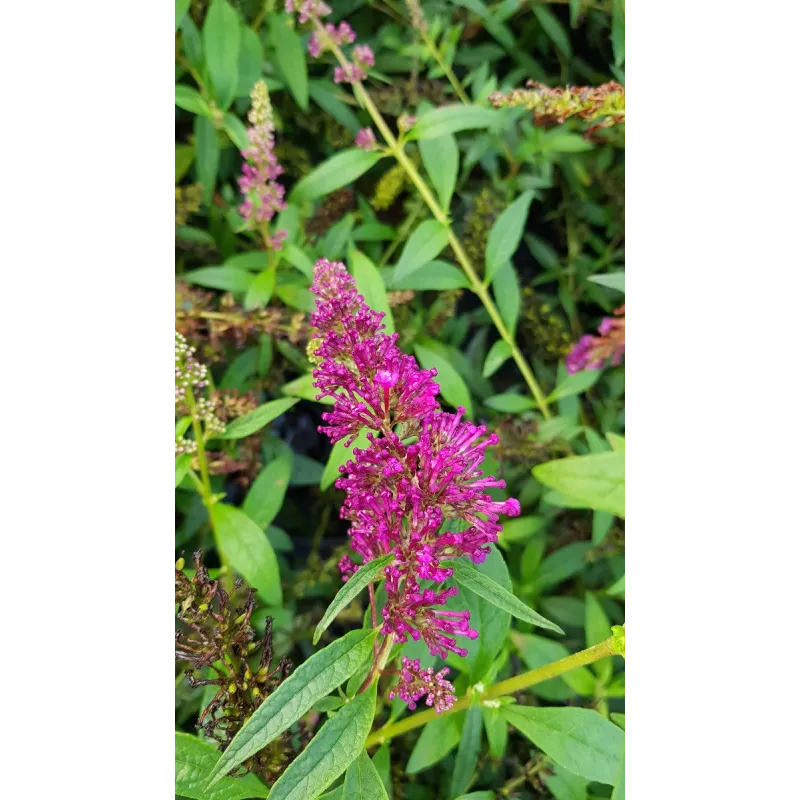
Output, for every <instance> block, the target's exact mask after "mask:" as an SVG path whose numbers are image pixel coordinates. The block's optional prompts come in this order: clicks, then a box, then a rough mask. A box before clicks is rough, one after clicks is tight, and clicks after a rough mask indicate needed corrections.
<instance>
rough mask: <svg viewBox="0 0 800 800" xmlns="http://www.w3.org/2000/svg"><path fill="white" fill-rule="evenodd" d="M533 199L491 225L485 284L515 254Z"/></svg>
mask: <svg viewBox="0 0 800 800" xmlns="http://www.w3.org/2000/svg"><path fill="white" fill-rule="evenodd" d="M536 8H538V6H534V10H535V9H536ZM533 197H534V192H533V190H532V189H531V190H528V191H527V192H523V193H522V194H521V195H520V196H519V197H518V198H517V199H516V200H515V201H514V202H513V203H512V204H511V205H510V206H509V207H508V208H507V209H506V210H505V211H504V212H503V213H502V214H501V215H500V216H499V217H498V219H497V221H496V222H495V223H494V225H492V228H491V230H490V231H489V238H488V239H487V241H486V280H487V282H488V281H491V280H492V278H493V277H494V274H495V273H496V272H497V270H498V269H500V267H502V266H503V265H504V264H505V263H506V261H509V260H510V259H511V256H513V255H514V253H516V252H517V248H518V247H519V243H520V242H521V241H522V233H523V231H524V230H525V223H526V222H527V221H528V212H529V211H530V208H531V203H532V202H533Z"/></svg>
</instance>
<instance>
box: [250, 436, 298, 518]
mask: <svg viewBox="0 0 800 800" xmlns="http://www.w3.org/2000/svg"><path fill="white" fill-rule="evenodd" d="M291 474H292V453H291V451H290V450H288V449H287V451H284V452H283V453H281V454H280V455H279V456H278V457H277V458H276V459H274V460H273V461H270V462H269V464H267V466H266V467H264V469H262V470H261V472H260V473H259V474H258V477H257V478H256V479H255V481H253V485H252V486H251V487H250V491H248V493H247V497H245V500H244V504H243V505H242V510H243V511H244V512H245V514H247V516H248V517H250V519H252V520H253V522H255V523H256V525H258V526H259V527H261V528H266V527H267V526H268V525H270V524H271V523H272V521H273V520H274V519H275V517H276V516H278V512H279V511H280V510H281V506H282V505H283V498H284V497H285V495H286V489H287V487H288V486H289V478H290V476H291Z"/></svg>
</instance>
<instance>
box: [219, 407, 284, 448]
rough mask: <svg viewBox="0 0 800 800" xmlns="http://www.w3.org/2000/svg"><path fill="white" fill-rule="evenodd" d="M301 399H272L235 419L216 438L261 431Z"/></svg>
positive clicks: (248, 434) (247, 434)
mask: <svg viewBox="0 0 800 800" xmlns="http://www.w3.org/2000/svg"><path fill="white" fill-rule="evenodd" d="M298 402H299V400H298V399H297V398H296V397H282V398H280V399H279V400H270V402H269V403H264V405H262V406H259V407H258V408H257V409H255V411H251V412H250V413H249V414H245V415H244V416H243V417H239V419H235V420H234V421H233V422H231V424H230V425H228V427H227V428H225V431H224V433H220V434H217V435H216V436H215V437H214V438H215V439H244V437H245V436H251V435H252V434H254V433H255V432H256V431H260V430H261V429H262V428H263V427H264V426H265V425H269V423H270V422H272V420H274V419H276V418H277V417H279V416H280V415H281V414H283V413H284V412H285V411H288V410H289V409H290V408H291V407H292V406H293V405H295V403H298Z"/></svg>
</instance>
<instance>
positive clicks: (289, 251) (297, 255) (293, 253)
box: [282, 244, 314, 279]
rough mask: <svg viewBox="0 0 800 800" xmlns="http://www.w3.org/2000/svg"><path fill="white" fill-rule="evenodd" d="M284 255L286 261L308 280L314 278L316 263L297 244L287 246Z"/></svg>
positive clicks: (283, 251)
mask: <svg viewBox="0 0 800 800" xmlns="http://www.w3.org/2000/svg"><path fill="white" fill-rule="evenodd" d="M282 253H283V258H284V260H285V261H288V262H289V263H290V264H291V265H292V266H293V267H295V268H296V269H299V270H300V272H302V273H303V275H305V276H306V277H307V278H310V279H313V278H314V262H313V261H312V260H311V259H310V258H309V257H308V256H307V255H306V254H305V253H304V252H303V251H302V250H301V249H300V248H299V247H298V246H297V245H296V244H290V245H287V246H286V247H285V248H284V249H283V250H282Z"/></svg>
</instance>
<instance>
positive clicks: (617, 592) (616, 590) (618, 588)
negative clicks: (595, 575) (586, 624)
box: [606, 575, 625, 599]
mask: <svg viewBox="0 0 800 800" xmlns="http://www.w3.org/2000/svg"><path fill="white" fill-rule="evenodd" d="M606 594H610V595H611V596H612V597H622V598H623V599H624V597H625V576H624V575H623V576H622V577H621V578H620V579H619V580H618V581H616V582H615V583H614V585H613V586H611V587H610V588H609V589H608V591H607V592H606Z"/></svg>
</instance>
